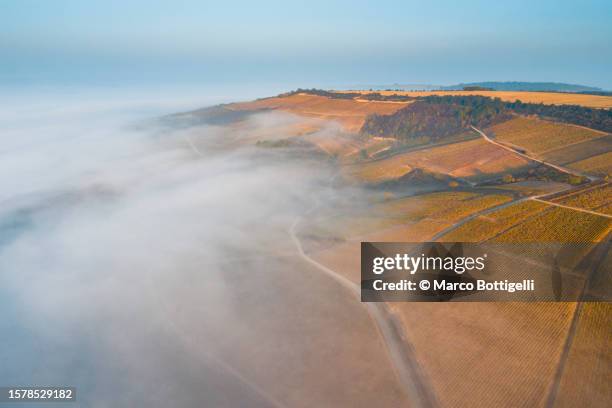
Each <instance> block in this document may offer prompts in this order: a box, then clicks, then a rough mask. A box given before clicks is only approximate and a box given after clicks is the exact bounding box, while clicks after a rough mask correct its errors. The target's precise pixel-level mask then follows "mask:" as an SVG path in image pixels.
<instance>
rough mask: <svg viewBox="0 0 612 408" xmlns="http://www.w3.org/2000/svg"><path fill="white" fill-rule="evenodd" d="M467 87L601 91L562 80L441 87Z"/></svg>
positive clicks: (446, 88) (549, 90) (455, 88)
mask: <svg viewBox="0 0 612 408" xmlns="http://www.w3.org/2000/svg"><path fill="white" fill-rule="evenodd" d="M465 87H479V88H489V89H494V90H496V91H546V92H601V91H602V89H601V88H596V87H592V86H585V85H575V84H564V83H560V82H494V81H492V82H470V83H466V84H464V83H461V84H457V85H451V86H443V87H441V89H444V90H449V91H454V90H461V89H463V88H465Z"/></svg>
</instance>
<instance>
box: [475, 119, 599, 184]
mask: <svg viewBox="0 0 612 408" xmlns="http://www.w3.org/2000/svg"><path fill="white" fill-rule="evenodd" d="M470 127H471V128H472V129H474V130H475V131H476V132H478V133H479V134H480V136H482V137H483V138H484V140H486V141H487V142H489V143H492V144H494V145H495V146H498V147H501V148H502V149H505V150H507V151H509V152H512V153H514V154H516V155H518V156H521V157H522V158H524V159H527V160H530V161H534V162H536V163H540V164H543V165H545V166H548V167H552V168H553V169H555V170H558V171H560V172H561V173H565V174H570V175H577V176H581V177H586V178H588V179H589V180H590V181H596V180H598V178H597V177H594V176H590V175H588V174H585V173H581V172H579V171H576V170H572V169H568V168H567V167H562V166H558V165H556V164H553V163H550V162H547V161H544V160H540V159H536V158H535V157H533V156H529V155H528V154H525V153H521V152H519V151H517V150H515V149H513V148H511V147H508V146H506V145H505V144H503V143H499V142H496V141H495V140H493V139H491V138H490V137H489V136H487V134H486V133H485V132H483V131H482V130H480V129H478V128H476V127H474V126H470Z"/></svg>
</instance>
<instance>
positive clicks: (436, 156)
mask: <svg viewBox="0 0 612 408" xmlns="http://www.w3.org/2000/svg"><path fill="white" fill-rule="evenodd" d="M528 165H529V162H528V161H527V160H525V159H523V158H521V157H518V156H516V155H514V154H512V153H511V152H509V151H507V150H504V149H502V148H500V147H498V146H495V145H493V144H491V143H487V142H486V141H484V140H481V139H477V140H470V141H465V142H459V143H453V144H449V145H445V146H439V147H432V148H430V149H425V150H418V151H413V152H407V153H404V154H398V155H396V156H393V157H390V158H388V159H381V160H376V161H372V162H367V163H363V164H358V165H355V166H354V167H352V168H349V169H347V170H348V171H349V172H350V173H351V174H352V175H353V176H354V177H356V178H357V179H359V180H362V181H365V182H380V181H385V180H391V179H394V178H398V177H400V176H402V175H404V174H406V173H408V172H409V171H410V170H412V169H413V168H422V169H425V170H428V171H430V172H434V173H443V174H448V175H451V176H453V177H461V178H475V179H478V178H483V177H484V178H486V177H491V176H492V175H494V174H500V173H504V172H509V171H513V170H517V169H520V168H523V167H527V166H528Z"/></svg>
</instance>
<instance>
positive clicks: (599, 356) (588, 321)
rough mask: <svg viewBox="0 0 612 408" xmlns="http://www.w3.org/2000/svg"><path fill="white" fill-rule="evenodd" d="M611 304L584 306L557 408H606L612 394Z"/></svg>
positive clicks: (564, 373)
mask: <svg viewBox="0 0 612 408" xmlns="http://www.w3.org/2000/svg"><path fill="white" fill-rule="evenodd" d="M610 327H612V305H611V304H610V303H584V304H582V306H581V308H580V312H579V316H578V324H577V327H576V334H575V336H574V340H573V342H572V347H571V349H570V351H569V355H568V358H567V362H566V366H565V370H563V376H562V377H561V380H560V385H559V391H558V394H557V398H556V399H555V403H556V404H555V406H559V407H576V406H589V407H595V406H605V405H606V404H607V403H609V399H608V398H609V396H610V395H611V394H612V388H611V385H610V364H612V363H611V361H610V359H611V357H612V356H611V355H610V350H612V344H611V337H610Z"/></svg>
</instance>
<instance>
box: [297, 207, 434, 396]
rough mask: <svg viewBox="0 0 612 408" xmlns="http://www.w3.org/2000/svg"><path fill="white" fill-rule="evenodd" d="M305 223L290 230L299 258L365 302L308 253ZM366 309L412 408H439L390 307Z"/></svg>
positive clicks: (350, 284)
mask: <svg viewBox="0 0 612 408" xmlns="http://www.w3.org/2000/svg"><path fill="white" fill-rule="evenodd" d="M317 207H318V205H315V207H314V208H313V209H311V210H310V211H309V213H310V212H312V211H314V210H315V209H316V208H317ZM301 222H302V217H301V216H299V217H297V218H296V219H295V221H294V222H293V224H292V225H291V228H290V229H289V235H290V236H291V240H292V241H293V243H294V244H295V247H296V249H297V251H298V255H299V256H300V257H301V258H302V259H303V260H304V261H306V262H308V263H309V264H311V265H313V266H314V267H316V268H317V269H318V270H320V271H321V272H323V273H325V274H326V275H327V276H329V277H330V278H331V279H333V280H334V281H336V282H337V283H339V284H340V285H341V286H342V287H343V288H345V289H346V290H347V291H348V292H350V293H351V295H353V296H354V297H355V298H356V300H357V301H361V291H360V287H359V285H358V284H356V283H354V282H352V281H351V280H349V279H347V278H346V277H344V276H342V275H340V274H338V273H337V272H335V271H334V270H332V269H330V268H328V267H327V266H325V265H323V264H321V263H319V262H317V261H316V260H314V259H313V258H311V257H310V256H309V255H308V254H306V253H305V252H304V248H303V246H302V243H301V241H300V240H299V238H298V236H297V234H296V230H297V228H298V226H299V224H300V223H301ZM362 305H363V306H364V307H365V308H366V310H367V311H368V314H369V315H370V317H371V318H372V320H373V322H374V324H375V325H376V327H377V328H378V331H379V333H380V335H381V337H382V340H383V342H384V344H385V346H386V347H387V352H388V353H389V360H390V361H391V365H392V366H393V368H394V369H395V372H396V375H397V377H398V380H399V382H400V384H401V386H402V387H403V389H404V390H406V394H407V396H408V399H409V400H410V402H411V406H415V407H437V406H438V403H437V400H436V398H435V394H434V392H433V390H432V388H431V385H430V384H429V381H428V379H427V378H426V376H425V374H424V373H423V370H422V368H421V367H420V366H419V364H418V362H417V361H416V358H415V355H414V354H415V353H414V349H413V348H412V346H411V345H410V343H408V341H407V340H406V338H405V337H404V334H403V328H402V326H401V323H400V322H399V321H398V319H397V318H396V317H395V315H394V314H393V312H391V310H390V309H389V306H388V305H387V304H386V303H384V302H363V303H362Z"/></svg>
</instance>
